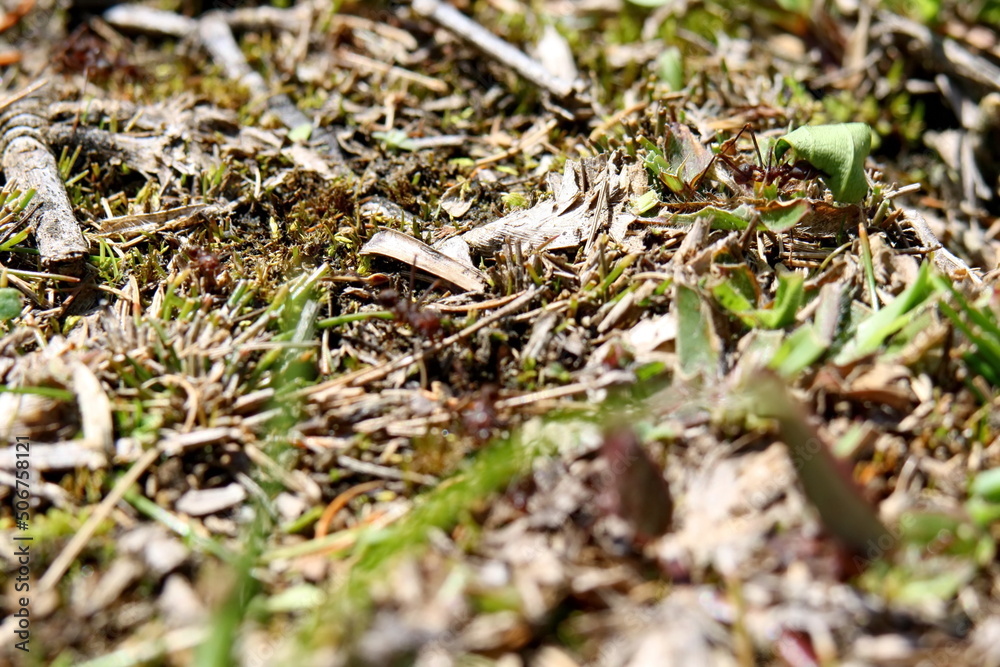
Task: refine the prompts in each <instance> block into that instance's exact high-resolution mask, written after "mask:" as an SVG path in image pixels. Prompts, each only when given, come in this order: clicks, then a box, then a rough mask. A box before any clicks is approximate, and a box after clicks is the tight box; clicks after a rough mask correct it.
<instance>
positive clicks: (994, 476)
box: [969, 468, 1000, 503]
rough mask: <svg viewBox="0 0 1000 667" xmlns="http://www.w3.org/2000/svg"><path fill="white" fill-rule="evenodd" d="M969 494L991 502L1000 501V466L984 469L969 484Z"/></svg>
mask: <svg viewBox="0 0 1000 667" xmlns="http://www.w3.org/2000/svg"><path fill="white" fill-rule="evenodd" d="M969 495H971V496H975V497H977V498H982V499H984V500H987V501H989V502H991V503H1000V468H993V469H992V470H984V471H983V472H981V473H979V474H978V475H976V478H975V479H974V480H972V484H971V485H970V486H969Z"/></svg>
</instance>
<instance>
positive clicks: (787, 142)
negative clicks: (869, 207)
mask: <svg viewBox="0 0 1000 667" xmlns="http://www.w3.org/2000/svg"><path fill="white" fill-rule="evenodd" d="M871 146H872V130H871V128H870V127H869V126H868V124H867V123H836V124H833V125H812V126H808V127H800V128H798V129H797V130H793V131H792V132H789V133H788V134H786V135H785V136H783V137H781V138H780V139H778V141H777V142H776V143H775V145H774V156H775V157H776V158H781V157H782V156H783V155H784V154H785V153H786V152H788V151H789V150H792V151H794V152H795V155H796V157H798V158H799V159H802V160H805V161H806V162H808V163H809V164H811V165H812V166H814V167H816V168H817V169H819V170H821V171H822V172H824V174H826V175H825V176H823V181H824V182H825V183H826V185H827V187H829V188H830V191H831V192H832V193H833V196H834V198H835V199H836V200H837V201H839V202H844V203H847V204H856V203H858V202H860V201H861V200H862V199H864V198H865V195H867V194H868V179H867V178H866V177H865V159H866V158H867V157H868V152H869V151H870V150H871Z"/></svg>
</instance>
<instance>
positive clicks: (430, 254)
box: [360, 229, 488, 292]
mask: <svg viewBox="0 0 1000 667" xmlns="http://www.w3.org/2000/svg"><path fill="white" fill-rule="evenodd" d="M360 254H362V255H381V256H383V257H389V258H391V259H395V260H397V261H400V262H403V263H405V264H409V265H410V266H413V267H416V268H419V269H420V270H422V271H427V272H428V273H430V274H432V275H434V276H437V277H438V278H441V279H442V280H446V281H448V282H450V283H452V284H453V285H457V286H458V287H461V288H462V289H464V290H467V291H470V292H482V291H483V290H485V289H486V286H487V284H488V283H487V281H486V277H485V276H484V275H483V274H482V272H481V271H479V270H478V269H475V268H473V267H471V266H465V265H464V264H462V263H461V262H458V261H457V260H454V259H452V258H451V257H448V256H447V255H445V254H444V253H442V252H440V251H438V250H435V249H434V248H432V247H430V246H429V245H427V244H426V243H424V242H423V241H421V240H419V239H415V238H413V237H412V236H408V235H406V234H403V233H402V232H397V231H396V230H394V229H383V230H381V231H379V232H377V233H376V234H375V235H374V236H373V237H372V238H371V239H370V240H369V241H368V243H366V244H365V245H364V246H363V247H362V248H361V250H360Z"/></svg>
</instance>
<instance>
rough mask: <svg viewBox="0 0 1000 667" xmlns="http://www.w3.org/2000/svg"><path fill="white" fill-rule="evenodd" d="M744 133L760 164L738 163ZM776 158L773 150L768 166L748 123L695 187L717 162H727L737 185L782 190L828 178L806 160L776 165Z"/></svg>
mask: <svg viewBox="0 0 1000 667" xmlns="http://www.w3.org/2000/svg"><path fill="white" fill-rule="evenodd" d="M744 132H747V133H749V134H750V139H751V140H752V141H753V148H754V152H755V153H756V154H757V164H750V163H748V162H743V161H740V160H737V158H736V157H735V156H734V155H732V154H731V153H732V151H733V147H734V146H735V145H736V142H737V141H739V139H740V137H742V136H743V133H744ZM773 156H774V148H773V147H772V149H771V151H770V153H769V154H768V160H767V163H766V164H765V163H764V158H763V156H762V155H761V152H760V145H759V144H758V143H757V135H756V133H754V131H753V128H752V127H751V126H750V124H749V123H747V124H746V125H744V126H743V129H741V130H740V131H739V132H737V133H736V136H734V137H733V138H731V139H727V140H726V141H725V142H723V144H722V145H721V146H720V147H719V152H718V153H716V154H715V155H713V156H712V159H711V160H709V162H708V164H707V165H706V166H705V168H704V169H703V170H702V172H701V173H700V174H698V176H697V178H695V179H694V181H693V182H692V186H693V187H695V188H697V187H698V184H699V183H700V182H701V179H702V178H704V177H705V174H707V173H708V171H709V170H710V169H711V168H712V166H713V165H714V164H715V162H716V160H719V161H721V162H724V163H725V164H726V166H727V167H729V170H730V171H731V172H732V175H733V181H734V182H735V183H736V184H737V185H749V184H751V183H761V184H763V185H774V186H776V187H777V188H778V189H781V188H783V187H784V186H785V185H786V184H787V183H788V182H789V181H791V180H799V181H805V180H809V179H813V178H819V177H820V176H826V174H825V173H824V172H823V171H821V170H819V169H817V168H816V167H815V166H813V165H812V164H810V163H809V162H808V161H806V160H796V161H795V162H794V163H788V162H782V163H780V164H772V158H773Z"/></svg>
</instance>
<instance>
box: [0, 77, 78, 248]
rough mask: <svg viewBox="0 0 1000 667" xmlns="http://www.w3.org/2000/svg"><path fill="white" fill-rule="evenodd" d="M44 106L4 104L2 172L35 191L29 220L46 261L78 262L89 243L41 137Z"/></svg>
mask: <svg viewBox="0 0 1000 667" xmlns="http://www.w3.org/2000/svg"><path fill="white" fill-rule="evenodd" d="M40 110H41V103H40V102H39V101H38V100H37V98H34V97H31V96H28V97H25V98H24V99H22V100H20V101H16V102H13V103H10V104H7V105H6V111H5V113H4V114H3V116H2V117H0V132H2V135H0V153H2V155H3V157H2V166H3V171H4V175H5V176H6V178H7V180H8V181H13V182H16V183H17V185H18V187H19V188H21V189H23V190H31V189H33V190H35V196H34V198H33V200H32V201H33V203H34V204H35V205H36V208H35V210H34V211H33V212H32V214H31V216H30V217H29V222H30V224H31V226H32V228H33V230H34V234H35V241H36V243H37V244H38V252H39V254H40V255H41V259H42V265H43V266H46V267H49V266H55V265H74V264H79V263H82V261H83V258H84V257H86V255H87V252H88V249H89V246H88V245H87V241H86V239H84V238H83V233H82V232H81V231H80V224H79V222H77V219H76V216H75V215H74V214H73V206H72V204H71V203H70V201H69V195H67V194H66V186H65V184H64V183H63V179H62V176H61V175H60V174H59V166H58V164H57V163H56V159H55V156H54V155H53V154H52V151H51V150H49V147H48V145H47V143H46V142H45V141H44V139H43V136H42V130H43V128H45V127H46V126H47V125H48V121H47V120H45V119H44V118H43V117H42V116H41V115H40Z"/></svg>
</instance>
